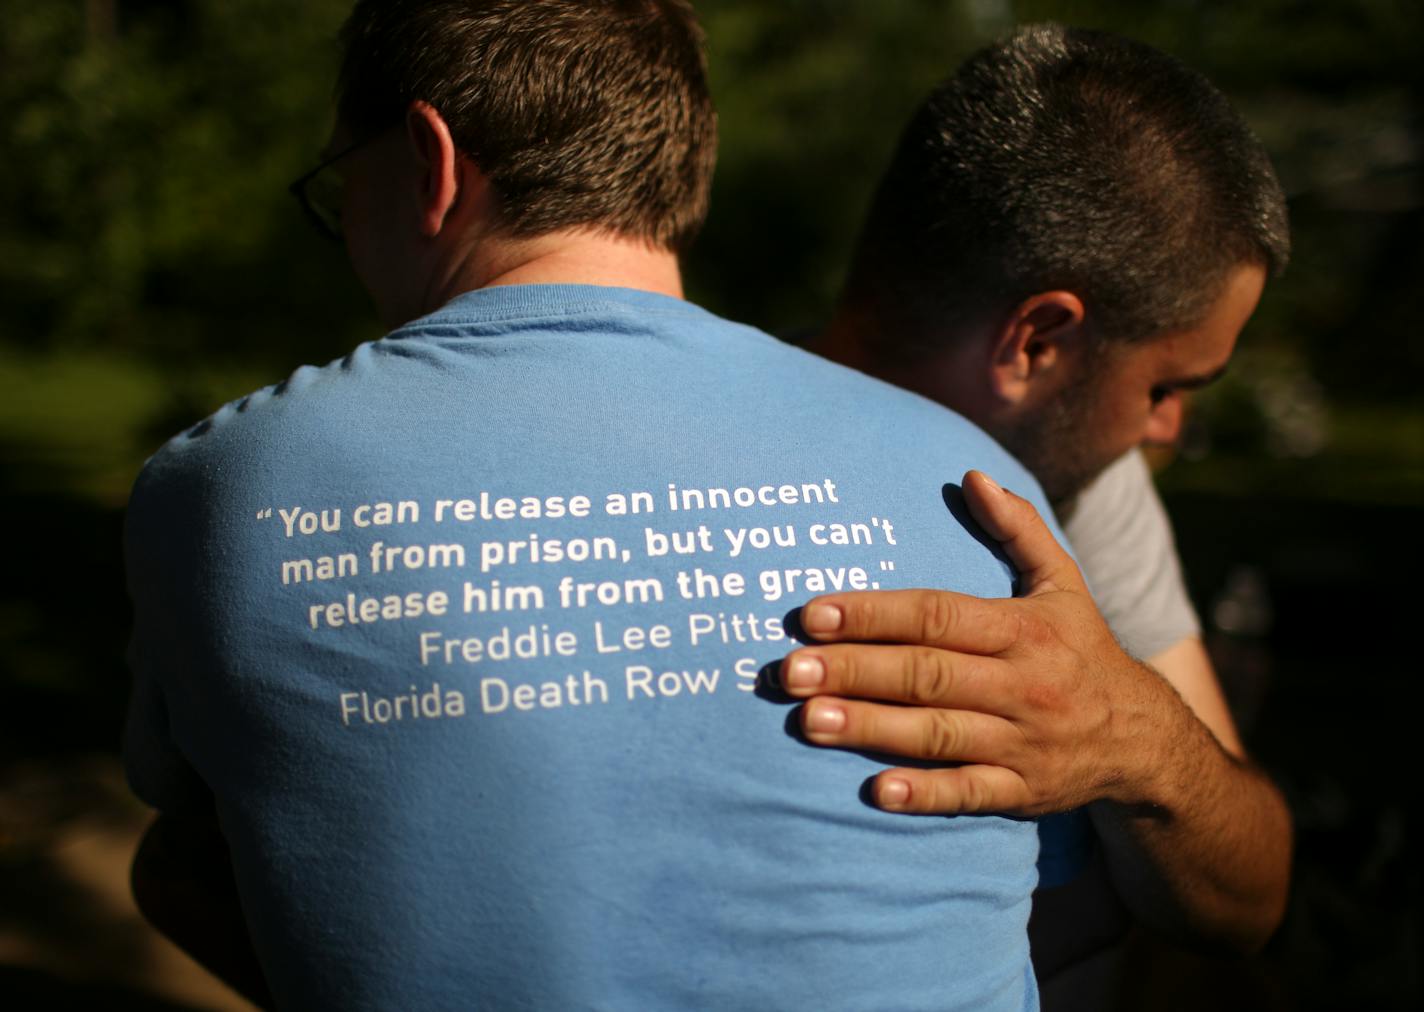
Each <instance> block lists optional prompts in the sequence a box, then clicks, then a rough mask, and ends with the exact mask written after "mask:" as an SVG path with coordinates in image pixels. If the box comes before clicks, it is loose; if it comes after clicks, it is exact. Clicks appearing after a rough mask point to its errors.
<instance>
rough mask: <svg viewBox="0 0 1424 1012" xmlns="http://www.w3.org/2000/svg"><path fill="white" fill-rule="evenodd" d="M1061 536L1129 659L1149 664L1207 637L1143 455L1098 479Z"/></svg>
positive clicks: (1129, 457)
mask: <svg viewBox="0 0 1424 1012" xmlns="http://www.w3.org/2000/svg"><path fill="white" fill-rule="evenodd" d="M1063 529H1064V532H1065V533H1066V534H1067V535H1068V540H1069V541H1070V542H1071V543H1072V545H1073V549H1074V552H1075V553H1076V554H1077V556H1078V563H1079V565H1081V566H1082V567H1083V575H1084V576H1085V577H1086V578H1087V581H1088V586H1089V587H1091V588H1092V591H1093V597H1094V598H1095V599H1096V600H1097V602H1098V607H1099V609H1101V611H1102V613H1103V617H1104V618H1105V619H1107V623H1108V625H1109V627H1111V628H1112V631H1113V633H1114V634H1115V635H1116V636H1117V638H1118V640H1119V642H1121V643H1122V645H1123V648H1124V649H1125V650H1127V652H1128V653H1130V654H1132V655H1133V656H1134V657H1137V658H1140V659H1147V658H1150V657H1152V656H1154V655H1155V654H1158V653H1161V652H1162V651H1163V650H1166V649H1167V648H1168V647H1171V646H1173V645H1175V644H1177V643H1179V642H1181V641H1182V640H1184V639H1187V638H1189V637H1192V636H1199V635H1200V634H1201V624H1200V622H1199V621H1198V619H1197V614H1196V611H1195V609H1194V608H1193V607H1192V603H1191V599H1190V598H1189V597H1188V595H1187V589H1186V585H1185V583H1184V582H1183V579H1182V566H1181V561H1180V559H1179V558H1178V556H1177V547H1176V544H1175V542H1174V540H1173V538H1172V526H1171V522H1170V520H1168V518H1167V511H1166V509H1164V508H1163V506H1162V500H1161V498H1160V497H1159V496H1158V495H1157V489H1156V487H1155V486H1154V485H1153V483H1152V474H1151V472H1150V471H1149V470H1148V468H1147V462H1146V460H1144V459H1143V457H1142V454H1141V453H1140V452H1138V451H1136V450H1134V451H1133V452H1131V453H1129V454H1127V455H1126V456H1124V457H1123V458H1122V459H1121V460H1118V461H1117V462H1116V463H1114V464H1113V465H1112V466H1111V467H1109V468H1108V469H1107V470H1106V471H1104V472H1103V473H1102V474H1101V475H1099V476H1098V478H1097V479H1096V480H1095V481H1094V482H1093V483H1092V484H1091V485H1089V486H1088V487H1087V488H1086V489H1085V490H1084V491H1083V492H1082V494H1081V495H1079V496H1078V499H1077V501H1076V503H1075V504H1074V506H1073V508H1072V512H1071V513H1070V514H1069V516H1068V517H1067V519H1066V520H1065V522H1064V524H1063Z"/></svg>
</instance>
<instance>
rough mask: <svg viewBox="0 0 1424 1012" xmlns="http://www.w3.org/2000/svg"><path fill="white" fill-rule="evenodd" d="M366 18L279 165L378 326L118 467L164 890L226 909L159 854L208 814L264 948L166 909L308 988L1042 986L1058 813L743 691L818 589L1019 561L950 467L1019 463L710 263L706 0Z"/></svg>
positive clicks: (306, 1002) (759, 996)
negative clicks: (698, 242)
mask: <svg viewBox="0 0 1424 1012" xmlns="http://www.w3.org/2000/svg"><path fill="white" fill-rule="evenodd" d="M343 41H344V58H343V63H342V70H341V79H340V88H339V94H340V98H339V107H338V120H337V127H336V130H335V132H334V134H333V137H332V140H331V146H330V152H329V156H328V157H327V158H326V159H325V160H324V162H323V164H322V165H321V166H320V167H319V168H318V169H317V170H315V171H314V172H313V173H311V174H310V175H308V176H307V177H304V178H303V179H302V180H301V181H299V183H298V184H297V185H296V187H295V189H296V192H297V194H298V196H299V197H300V198H301V199H302V201H303V203H304V205H305V206H306V207H307V209H308V210H309V211H310V212H311V213H312V216H313V218H314V219H315V220H316V221H317V222H318V223H319V224H320V225H321V226H322V227H323V228H324V229H326V230H328V231H330V232H331V233H332V234H333V235H338V236H340V237H341V238H342V239H344V241H345V244H346V248H347V250H348V252H349V254H350V257H351V261H352V264H353V266H354V268H355V270H356V273H357V275H358V276H359V277H360V279H361V281H362V282H363V284H364V285H365V287H366V288H367V289H368V291H369V292H370V294H371V296H372V298H373V300H374V302H375V304H376V307H377V309H378V311H379V313H380V315H381V317H382V318H383V320H384V321H385V322H386V323H387V324H388V325H389V326H390V327H391V332H390V333H389V334H388V335H387V336H386V337H385V338H384V339H382V340H380V341H377V342H374V343H371V344H367V345H362V346H361V347H359V348H356V349H355V350H353V351H352V352H351V353H350V354H349V355H347V356H346V357H344V358H343V359H341V360H339V361H337V362H333V363H331V364H330V365H327V366H325V367H323V368H311V367H305V368H302V369H299V370H298V371H297V372H295V373H294V374H293V375H292V376H290V377H289V378H288V379H286V380H285V381H283V382H282V383H280V384H278V385H276V386H273V387H269V388H266V389H263V390H260V391H258V392H256V393H253V394H252V395H250V396H248V397H245V398H243V399H242V400H240V401H237V402H234V403H232V404H229V405H227V406H225V407H223V408H222V409H221V410H219V411H218V412H217V413H216V414H214V415H213V416H211V417H210V418H208V419H207V420H206V421H204V422H202V423H201V424H199V425H197V426H195V427H194V428H193V429H191V430H189V431H188V432H185V433H183V434H181V435H179V436H177V437H176V438H174V439H173V440H172V441H170V442H169V443H168V444H167V445H166V446H165V447H164V448H163V449H162V450H160V451H159V452H158V453H157V454H156V455H155V456H154V458H153V459H152V460H151V461H150V462H149V463H148V465H147V466H146V467H145V469H144V471H143V473H142V475H141V476H140V477H139V479H138V482H137V483H136V485H135V488H134V492H133V497H132V501H131V506H130V510H129V514H128V519H127V527H126V548H127V558H128V572H129V587H130V593H131V595H132V597H133V601H134V612H135V628H134V636H133V642H132V647H131V656H132V662H133V666H134V670H135V678H136V681H135V691H134V697H133V702H132V708H131V713H130V719H129V725H128V731H127V736H126V743H125V761H126V765H127V769H128V773H129V776H130V779H131V782H132V783H133V786H134V788H135V790H136V791H137V792H138V793H139V795H140V796H141V797H143V798H144V799H146V800H147V801H149V802H150V803H152V804H153V805H154V806H155V807H157V808H158V809H160V810H161V812H162V813H163V816H162V818H161V819H160V820H159V824H158V827H157V829H156V830H155V832H154V833H153V834H152V835H151V836H150V838H149V841H148V843H147V844H146V846H145V850H144V852H143V853H141V854H140V857H139V860H138V863H137V867H136V890H137V892H138V893H139V895H140V898H141V899H142V900H143V902H144V905H145V909H146V910H147V911H149V912H150V913H151V915H152V916H153V917H154V919H155V920H156V921H158V922H159V923H160V924H163V923H170V924H174V925H176V926H179V927H178V928H177V930H179V931H184V930H185V929H184V928H183V927H182V925H183V924H185V923H186V927H187V929H188V930H189V931H191V929H192V928H193V927H194V925H195V924H201V923H202V918H201V917H199V918H194V917H192V916H191V914H188V915H185V914H184V913H183V912H182V911H181V910H179V911H175V910H174V909H173V908H171V907H170V906H167V904H169V903H171V902H173V901H174V890H173V889H172V888H170V887H169V885H168V883H169V882H170V880H171V878H172V877H173V875H174V873H176V872H178V871H179V870H180V867H179V866H180V865H181V863H182V862H184V861H187V860H189V859H191V858H194V857H195V856H199V857H200V856H201V855H202V854H205V853H212V852H214V851H216V852H217V853H219V854H221V853H222V849H223V848H226V849H227V850H228V851H229V852H230V861H231V870H232V874H233V877H234V885H235V891H236V895H237V896H238V897H239V898H240V901H241V908H242V916H243V919H244V920H245V923H246V926H247V929H248V930H249V931H250V935H251V939H252V944H253V947H254V949H255V955H256V960H257V966H253V965H245V966H243V965H237V964H235V963H234V956H235V953H236V951H237V949H238V948H239V947H238V946H237V945H236V944H235V942H234V941H233V940H232V939H230V938H209V939H206V940H204V939H202V938H197V937H194V935H193V934H191V933H187V934H185V935H184V941H185V942H186V943H188V944H189V947H190V948H191V949H193V950H194V951H195V954H197V955H199V957H200V958H202V959H204V961H205V962H207V963H209V964H210V965H212V966H214V967H215V968H217V969H218V970H219V971H220V972H223V973H224V974H225V975H226V976H228V977H229V979H233V980H234V981H235V982H239V983H242V982H249V984H250V991H251V992H252V993H253V994H254V996H255V997H257V998H258V999H259V1000H263V1001H266V1000H268V999H269V998H270V999H273V1000H275V1001H276V1003H277V1004H279V1005H283V1006H289V1007H293V1008H304V1009H305V1008H340V1009H358V1008H421V1009H425V1008H468V1007H472V1006H475V1007H485V1006H490V1007H501V1008H506V1007H507V1008H564V1007H574V1006H588V1007H598V1008H773V1007H806V1006H817V1007H839V1008H904V1009H913V1008H924V1009H945V1008H964V1009H1006V1010H1008V1009H1012V1010H1022V1009H1033V1008H1036V1007H1037V994H1036V989H1035V984H1034V980H1033V975H1032V971H1031V968H1030V966H1029V958H1028V947H1027V939H1026V934H1025V924H1026V921H1027V917H1028V910H1029V896H1030V893H1031V892H1032V889H1033V887H1034V883H1035V871H1034V864H1035V858H1036V856H1037V852H1038V841H1037V837H1036V833H1035V828H1034V825H1033V823H1032V822H1031V821H1026V820H1019V819H1013V818H1004V817H998V816H992V815H985V816H966V817H960V818H947V819H946V818H933V819H907V818H904V817H902V816H897V815H892V814H889V813H886V812H883V811H881V810H879V809H877V808H875V807H873V806H871V805H866V804H862V803H859V802H858V801H857V799H856V793H857V790H858V788H859V787H860V785H861V784H862V783H864V782H865V781H866V780H867V778H868V777H870V776H871V775H873V774H874V773H875V772H876V771H877V770H878V769H880V766H881V764H880V763H879V762H878V761H877V760H876V759H875V758H873V757H871V756H867V755H864V754H860V753H854V752H824V751H820V750H815V749H808V748H805V747H804V746H803V745H802V744H801V743H799V742H798V741H797V740H796V738H795V737H794V735H793V734H792V733H791V732H790V731H789V730H788V724H787V721H786V713H785V711H784V710H783V709H781V708H778V707H774V706H770V705H767V703H765V702H763V701H761V700H759V699H757V698H756V695H757V692H758V689H759V681H760V680H759V678H758V672H759V671H760V670H761V669H762V668H763V667H765V666H766V665H768V664H770V663H771V662H774V661H776V660H777V659H778V658H780V657H781V656H782V655H783V654H784V653H785V652H786V651H787V650H788V649H790V647H791V646H793V645H794V644H793V642H792V636H793V635H794V634H795V632H796V629H795V626H794V621H793V619H792V618H791V617H790V616H789V615H788V612H789V611H791V610H792V609H793V608H794V607H795V606H796V605H797V604H798V603H800V602H801V601H803V600H805V599H806V598H807V597H808V596H810V595H813V594H817V593H823V592H826V591H834V590H874V589H881V588H906V587H914V586H937V587H944V588H947V589H952V590H957V591H962V592H966V593H971V594H976V595H983V596H998V597H1003V596H1007V595H1009V594H1010V593H1011V592H1012V588H1013V571H1012V569H1011V568H1010V567H1009V565H1008V564H1007V563H1006V562H1005V561H1004V560H1003V559H1002V557H1001V556H999V555H998V554H996V552H995V551H993V550H991V548H990V547H988V546H989V545H990V542H989V541H988V540H987V539H986V538H984V535H983V533H982V532H978V535H977V536H976V533H975V531H974V530H972V529H971V528H972V524H967V523H966V520H965V519H964V518H965V514H964V512H963V510H962V508H961V506H962V504H963V502H964V500H963V499H962V498H961V497H960V494H959V492H958V489H957V488H956V487H954V486H952V485H948V484H947V483H948V482H953V481H956V480H957V479H958V478H959V476H961V475H963V474H964V473H965V471H966V469H968V468H970V467H984V468H986V469H989V470H990V471H992V472H993V473H994V474H996V475H998V476H1000V477H1001V478H1002V479H1003V480H1005V481H1006V482H1009V483H1011V484H1012V486H1013V487H1015V488H1017V489H1020V490H1022V491H1025V492H1026V493H1028V494H1030V495H1031V496H1032V497H1033V499H1034V501H1035V502H1036V503H1037V505H1038V506H1039V507H1040V508H1043V507H1045V506H1046V504H1045V503H1044V501H1043V500H1042V498H1041V496H1039V495H1038V493H1037V487H1036V485H1035V484H1034V483H1033V481H1032V479H1031V478H1030V477H1029V476H1028V474H1027V473H1026V472H1025V471H1024V470H1023V469H1022V468H1021V467H1020V466H1019V465H1018V464H1016V463H1015V462H1014V461H1012V460H1011V459H1010V458H1009V457H1008V456H1007V454H1005V453H1004V452H1003V451H1002V450H1000V449H999V448H998V447H997V446H996V445H994V444H993V443H992V442H991V441H990V440H989V439H988V438H987V437H985V436H984V435H983V434H982V433H980V432H979V431H978V430H976V429H974V428H973V427H972V426H970V425H969V424H968V423H967V422H965V421H963V420H962V419H961V418H959V417H958V416H956V415H953V414H951V413H948V412H946V411H944V410H942V409H941V408H939V407H937V406H935V405H933V404H932V403H930V402H929V401H926V400H923V399H921V398H919V397H916V396H914V395H912V394H907V393H905V392H903V391H900V390H896V389H894V388H892V387H889V386H886V385H884V384H881V383H879V382H878V381H875V380H871V379H868V378H866V377H865V376H862V375H860V374H858V373H854V372H851V371H849V370H846V369H843V368H841V367H839V366H835V365H832V364H830V363H828V362H825V361H823V360H820V359H816V358H814V357H812V356H810V355H808V354H806V353H804V352H801V351H798V350H796V349H793V348H790V347H788V346H786V345H783V344H780V343H779V342H776V341H774V340H772V339H770V338H768V337H767V336H766V335H764V334H762V333H760V332H757V331H754V330H751V329H749V328H745V327H740V326H737V325H734V324H731V323H728V322H726V321H723V320H720V319H717V318H716V317H713V316H711V315H710V314H707V313H705V312H703V311H701V310H699V309H697V308H696V307H694V306H691V305H689V304H688V303H686V302H684V301H682V299H681V286H680V281H679V274H678V265H677V259H676V255H677V251H678V250H679V249H680V248H682V246H684V245H685V244H686V242H687V241H689V239H690V238H691V236H692V234H693V233H694V232H695V231H696V228H697V226H698V224H699V223H700V221H701V219H702V216H703V214H704V212H705V208H706V194H707V186H708V181H709V176H710V169H711V163H712V157H713V146H714V119H713V114H712V111H711V106H710V102H709V101H708V98H707V91H706V82H705V69H704V65H703V59H702V55H701V49H700V35H699V32H698V30H697V27H696V24H695V22H694V20H693V18H692V15H691V12H690V9H689V8H688V6H687V5H686V4H685V3H683V2H681V0H630V2H628V3H623V4H618V5H589V4H584V3H575V2H571V0H522V2H520V3H517V4H516V3H508V2H494V0H489V2H471V3H462V4H458V5H453V4H448V3H436V2H423V3H414V2H412V3H377V2H373V0H372V2H367V0H363V2H360V3H358V4H357V5H356V8H355V10H354V12H353V14H352V15H351V18H350V20H349V21H348V23H347V25H346V28H345V30H344V35H343ZM469 68H477V70H476V72H474V73H471V71H470V69H469ZM965 493H966V495H967V498H968V502H969V505H970V507H971V508H972V509H975V510H977V512H978V514H979V515H981V516H984V517H986V518H989V519H991V520H992V518H993V516H994V515H995V507H994V505H993V503H994V502H995V501H1000V500H996V499H995V497H996V496H997V492H996V491H995V489H994V486H993V485H992V484H991V483H988V482H985V481H983V480H982V479H973V480H971V481H969V482H968V483H967V488H966V490H965ZM998 533H1003V532H1002V531H999V532H998ZM220 863H221V862H220ZM220 891H221V890H220V889H216V888H214V889H210V890H205V891H204V893H203V894H202V896H201V897H200V902H203V903H207V902H212V898H214V897H216V896H217V895H218V894H219V893H220ZM170 915H171V916H170ZM211 920H212V921H213V922H214V923H219V922H223V918H222V917H221V911H219V910H216V909H214V910H213V911H212V917H211ZM261 978H265V981H266V982H267V984H269V985H270V987H271V994H270V996H269V995H266V994H262V993H261V992H260V988H261V987H262V985H261V984H260V983H258V981H259V980H260V979H261Z"/></svg>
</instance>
